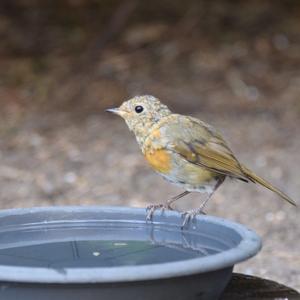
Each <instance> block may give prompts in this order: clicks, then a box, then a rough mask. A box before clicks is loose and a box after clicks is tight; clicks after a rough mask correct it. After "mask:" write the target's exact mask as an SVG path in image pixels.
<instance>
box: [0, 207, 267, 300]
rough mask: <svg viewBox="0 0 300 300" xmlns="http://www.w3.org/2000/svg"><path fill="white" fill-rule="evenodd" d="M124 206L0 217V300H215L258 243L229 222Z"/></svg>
mask: <svg viewBox="0 0 300 300" xmlns="http://www.w3.org/2000/svg"><path fill="white" fill-rule="evenodd" d="M181 225H182V216H181V215H180V214H179V213H177V212H174V211H165V212H164V213H161V212H160V211H158V212H156V213H155V215H154V218H153V220H152V221H151V222H149V221H148V222H147V221H146V211H145V209H138V208H126V207H100V206H99V207H50V208H49V207H41V208H31V209H12V210H4V211H0V299H5V300H17V299H22V300H69V299H70V300H117V299H120V300H135V299H137V300H148V299H149V300H150V299H151V300H168V299H172V300H192V299H195V300H216V299H218V298H219V296H220V295H221V293H222V291H223V290H224V288H225V287H226V285H227V283H228V282H229V280H230V278H231V274H232V269H233V266H234V264H236V263H238V262H241V261H243V260H246V259H248V258H250V257H251V256H253V255H255V254H256V253H257V252H258V251H259V249H260V247H261V242H260V239H259V237H258V236H257V235H256V234H255V233H254V232H253V231H251V230H250V229H248V228H246V227H244V226H242V225H240V224H237V223H234V222H230V221H228V220H224V219H220V218H216V217H212V216H197V217H196V218H195V219H193V221H192V222H190V223H189V224H188V226H186V227H185V228H181Z"/></svg>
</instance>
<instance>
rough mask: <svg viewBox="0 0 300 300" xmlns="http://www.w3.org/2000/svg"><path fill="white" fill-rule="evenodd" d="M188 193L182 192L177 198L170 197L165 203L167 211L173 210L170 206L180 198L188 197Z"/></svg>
mask: <svg viewBox="0 0 300 300" xmlns="http://www.w3.org/2000/svg"><path fill="white" fill-rule="evenodd" d="M189 193H190V192H189V191H184V192H183V193H180V194H179V195H177V196H175V197H172V198H171V199H169V200H168V201H167V207H168V209H171V210H172V209H173V208H172V206H171V204H172V203H174V202H175V201H177V200H179V199H180V198H182V197H184V196H186V195H188V194H189Z"/></svg>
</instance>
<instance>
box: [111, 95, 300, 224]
mask: <svg viewBox="0 0 300 300" xmlns="http://www.w3.org/2000/svg"><path fill="white" fill-rule="evenodd" d="M106 111H108V112H111V113H114V114H117V115H119V116H120V117H122V118H123V119H124V120H125V122H126V124H127V126H128V127H129V130H130V131H132V132H133V133H134V135H135V137H136V140H137V143H138V145H139V147H140V148H141V150H142V153H143V155H144V157H145V158H146V160H147V161H148V163H149V164H150V166H151V167H152V168H153V169H154V171H156V172H157V173H159V174H160V175H162V176H163V177H164V178H165V179H166V180H168V181H169V182H171V183H173V184H175V185H177V186H179V187H181V188H182V189H183V190H184V192H182V193H181V194H179V195H177V196H175V197H173V198H171V199H168V200H167V201H166V203H162V204H151V205H149V206H147V208H146V210H147V212H148V213H147V220H150V219H151V218H152V216H153V214H154V212H155V210H157V209H162V210H164V209H170V210H173V207H172V204H173V203H174V202H175V201H177V200H179V199H180V198H182V197H184V196H186V195H187V194H189V193H191V192H199V193H201V194H206V196H205V198H204V200H203V201H202V202H201V204H200V205H199V206H198V208H196V209H191V210H188V211H185V212H183V213H182V215H183V216H184V221H183V224H182V226H185V225H186V224H187V223H188V222H189V221H190V220H191V219H193V218H195V216H196V215H198V214H203V213H204V208H205V206H206V204H207V202H208V201H209V199H210V198H211V197H212V195H213V194H214V192H215V191H216V190H217V189H218V187H220V185H221V184H222V183H223V182H224V180H225V178H226V177H229V178H232V179H237V180H240V181H243V182H252V183H258V184H260V185H262V186H263V187H265V188H267V189H269V190H271V191H273V192H274V193H276V194H277V195H279V196H280V197H281V198H282V199H284V200H286V201H287V202H289V203H290V204H292V205H294V206H296V203H295V201H294V200H292V199H291V198H290V197H289V196H288V195H286V194H285V193H284V192H282V191H280V190H279V189H278V188H276V187H274V186H273V185H272V184H271V183H269V182H268V181H266V180H265V179H263V178H261V177H260V176H258V175H256V174H255V173H254V172H253V171H251V170H250V169H249V168H247V167H246V166H245V165H243V164H242V163H241V162H239V160H238V159H237V158H236V156H235V155H234V154H233V152H232V151H231V149H230V148H229V146H228V145H227V143H226V141H225V140H224V139H223V137H222V135H221V134H220V133H219V132H218V131H217V130H216V129H215V128H214V127H213V126H211V125H209V124H207V123H205V122H203V121H201V120H199V119H197V118H194V117H192V116H186V115H181V114H176V113H173V112H172V111H171V110H170V109H169V108H168V107H167V106H166V105H165V104H163V103H162V102H161V101H160V100H159V99H158V98H156V97H154V96H151V95H143V96H135V97H133V98H131V99H129V100H127V101H125V102H123V103H122V104H121V106H120V107H118V108H110V109H107V110H106Z"/></svg>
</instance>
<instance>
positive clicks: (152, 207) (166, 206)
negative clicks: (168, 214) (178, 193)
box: [146, 203, 174, 221]
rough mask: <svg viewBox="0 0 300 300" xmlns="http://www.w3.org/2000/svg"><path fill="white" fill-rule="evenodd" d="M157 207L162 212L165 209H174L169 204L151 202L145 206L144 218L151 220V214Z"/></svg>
mask: <svg viewBox="0 0 300 300" xmlns="http://www.w3.org/2000/svg"><path fill="white" fill-rule="evenodd" d="M157 209H161V211H162V212H164V211H165V210H166V209H169V210H174V209H173V208H172V207H171V205H170V204H168V203H167V204H151V205H148V206H147V207H146V212H147V216H146V220H147V221H150V220H152V217H153V214H154V212H155V211H156V210H157Z"/></svg>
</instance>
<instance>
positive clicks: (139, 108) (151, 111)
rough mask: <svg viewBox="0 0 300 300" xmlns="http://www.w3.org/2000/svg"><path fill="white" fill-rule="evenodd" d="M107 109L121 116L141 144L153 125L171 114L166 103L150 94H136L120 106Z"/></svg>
mask: <svg viewBox="0 0 300 300" xmlns="http://www.w3.org/2000/svg"><path fill="white" fill-rule="evenodd" d="M106 111H108V112H112V113H115V114H117V115H119V116H121V117H122V118H123V119H124V120H125V121H126V123H127V125H128V127H129V129H130V130H131V131H133V132H134V134H135V136H136V138H137V141H138V143H139V144H141V143H142V142H143V141H144V139H145V137H147V136H148V134H149V133H150V129H151V127H152V126H153V125H155V124H156V123H157V122H159V121H160V120H161V119H162V118H164V117H166V116H168V115H170V114H171V111H170V110H169V109H168V107H167V106H166V105H164V104H162V103H161V102H160V101H159V100H158V99H157V98H155V97H153V96H149V95H145V96H136V97H134V98H132V99H129V100H127V101H125V102H123V104H122V105H121V106H120V107H118V108H111V109H107V110H106Z"/></svg>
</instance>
